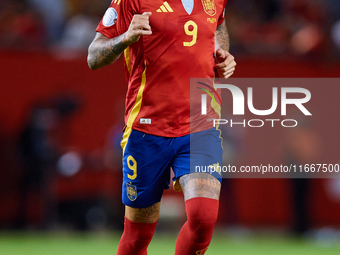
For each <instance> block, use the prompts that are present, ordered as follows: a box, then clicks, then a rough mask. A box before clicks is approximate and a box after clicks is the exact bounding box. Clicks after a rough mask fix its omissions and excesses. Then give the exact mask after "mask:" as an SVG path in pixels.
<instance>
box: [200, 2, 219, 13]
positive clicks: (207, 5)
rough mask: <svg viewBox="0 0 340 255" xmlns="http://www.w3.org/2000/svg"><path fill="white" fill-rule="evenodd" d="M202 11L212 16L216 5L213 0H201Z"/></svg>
mask: <svg viewBox="0 0 340 255" xmlns="http://www.w3.org/2000/svg"><path fill="white" fill-rule="evenodd" d="M202 4H203V9H204V11H205V12H206V13H207V14H208V15H210V16H214V15H215V13H216V6H215V2H214V0H202Z"/></svg>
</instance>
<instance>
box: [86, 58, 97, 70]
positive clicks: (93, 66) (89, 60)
mask: <svg viewBox="0 0 340 255" xmlns="http://www.w3.org/2000/svg"><path fill="white" fill-rule="evenodd" d="M87 65H88V66H89V67H90V69H91V70H97V69H98V68H99V66H98V65H96V63H95V61H93V58H91V57H90V56H87Z"/></svg>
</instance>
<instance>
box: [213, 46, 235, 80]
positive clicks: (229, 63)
mask: <svg viewBox="0 0 340 255" xmlns="http://www.w3.org/2000/svg"><path fill="white" fill-rule="evenodd" d="M215 59H216V69H217V72H218V75H219V77H220V78H225V79H226V78H229V77H230V76H231V75H232V74H233V73H234V71H235V67H236V62H235V58H234V56H233V55H231V54H230V53H229V52H228V51H224V50H222V49H218V50H217V51H216V57H215Z"/></svg>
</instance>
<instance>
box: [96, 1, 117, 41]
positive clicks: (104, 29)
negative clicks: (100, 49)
mask: <svg viewBox="0 0 340 255" xmlns="http://www.w3.org/2000/svg"><path fill="white" fill-rule="evenodd" d="M120 3H121V0H112V1H111V4H110V6H109V8H108V9H107V10H106V12H105V14H104V16H103V18H102V20H101V21H100V22H99V24H98V26H97V29H96V31H97V32H99V33H101V34H103V35H105V36H106V37H108V38H113V37H116V36H118V35H119V34H118V32H117V20H118V18H120V16H121V15H120Z"/></svg>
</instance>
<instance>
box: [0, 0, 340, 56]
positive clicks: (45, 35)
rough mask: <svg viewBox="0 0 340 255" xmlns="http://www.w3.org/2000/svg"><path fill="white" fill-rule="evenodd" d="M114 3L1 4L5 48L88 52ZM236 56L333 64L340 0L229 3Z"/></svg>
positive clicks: (338, 44)
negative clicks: (303, 58)
mask: <svg viewBox="0 0 340 255" xmlns="http://www.w3.org/2000/svg"><path fill="white" fill-rule="evenodd" d="M109 4H110V0H100V1H99V0H97V1H91V0H1V1H0V48H12V49H13V48H14V49H30V50H31V49H33V50H38V49H39V50H40V49H51V48H52V49H55V48H59V49H60V48H62V49H73V50H80V51H83V50H86V49H87V47H88V45H89V44H90V42H91V40H92V39H93V37H94V30H95V28H96V26H97V24H98V22H99V20H100V19H101V17H102V15H103V13H104V12H105V10H106V8H107V7H108V6H109ZM226 18H227V23H228V29H229V33H230V37H231V38H232V40H231V42H232V50H233V52H234V54H247V55H249V54H255V55H259V54H266V55H274V56H275V55H277V54H280V55H286V56H312V57H318V58H320V59H325V60H329V59H333V58H334V57H338V56H339V50H340V1H338V0H229V1H228V5H227V10H226Z"/></svg>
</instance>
